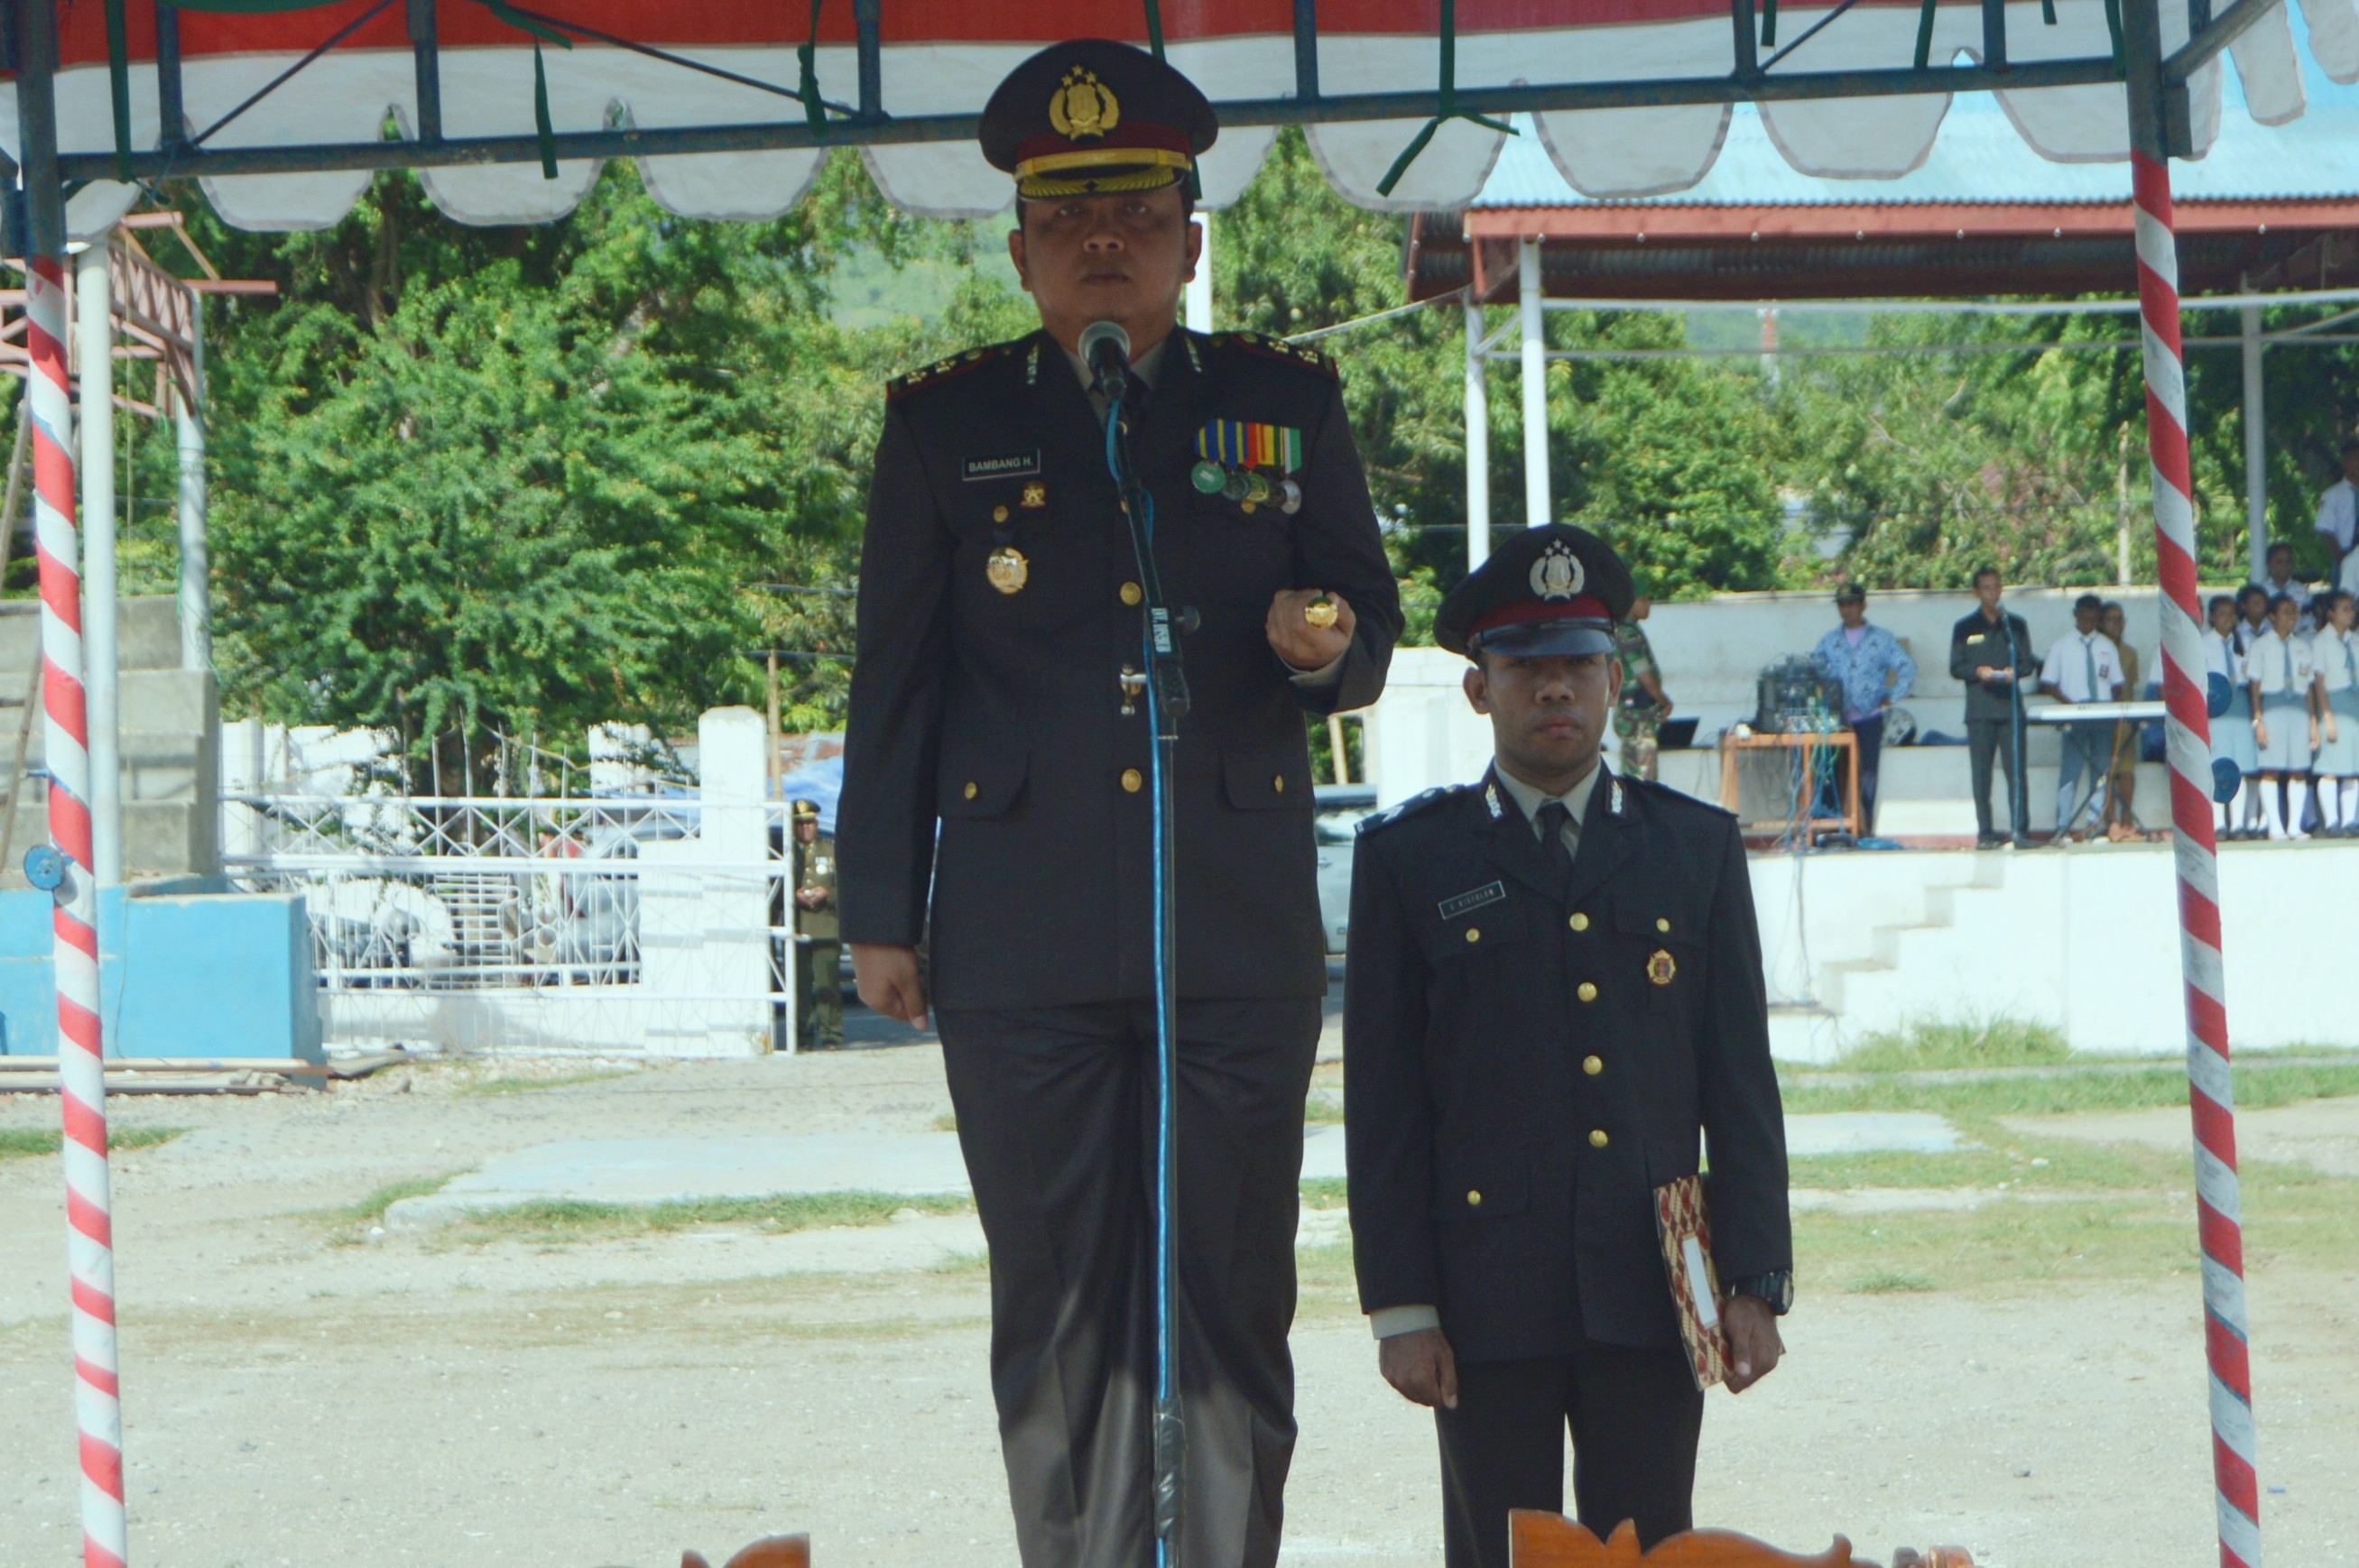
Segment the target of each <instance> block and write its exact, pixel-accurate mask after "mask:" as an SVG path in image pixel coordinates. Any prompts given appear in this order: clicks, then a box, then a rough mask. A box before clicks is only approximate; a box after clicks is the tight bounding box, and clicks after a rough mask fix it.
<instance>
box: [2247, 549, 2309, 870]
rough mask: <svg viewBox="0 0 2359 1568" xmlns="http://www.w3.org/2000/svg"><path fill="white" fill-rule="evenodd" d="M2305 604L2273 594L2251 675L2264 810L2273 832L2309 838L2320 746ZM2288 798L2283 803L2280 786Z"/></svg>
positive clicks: (2251, 663)
mask: <svg viewBox="0 0 2359 1568" xmlns="http://www.w3.org/2000/svg"><path fill="white" fill-rule="evenodd" d="M2300 625H2301V609H2300V607H2299V605H2297V604H2295V603H2294V601H2293V599H2292V596H2291V595H2289V594H2283V593H2281V594H2279V595H2277V597H2276V598H2275V599H2273V600H2269V629H2268V630H2267V632H2265V633H2262V634H2261V639H2260V641H2258V642H2257V643H2254V644H2253V652H2252V654H2251V656H2250V658H2249V660H2248V662H2247V667H2246V670H2245V676H2246V678H2247V680H2248V682H2249V684H2250V686H2251V687H2252V693H2253V709H2254V714H2253V744H2254V745H2255V746H2256V747H2258V748H2259V750H2260V753H2261V815H2262V816H2263V817H2264V818H2266V819H2267V823H2268V833H2269V837H2270V838H2309V837H2310V835H2309V834H2307V833H2305V832H2303V831H2302V827H2301V820H2302V817H2303V816H2305V815H2306V814H2307V813H2308V811H2309V809H2310V757H2311V755H2312V754H2313V753H2315V752H2317V750H2318V714H2317V711H2316V710H2315V709H2314V708H2312V707H2311V706H2310V703H2311V698H2312V696H2313V692H2312V687H2314V685H2315V684H2316V683H2315V682H2313V681H2312V680H2311V678H2310V676H2311V675H2312V673H2313V672H2312V668H2311V665H2310V639H2309V638H2307V637H2304V636H2303V635H2302V634H2301V633H2300V630H2299V628H2300ZM2279 784H2283V785H2284V786H2285V804H2284V806H2283V807H2282V808H2281V807H2280V806H2278V804H2277V786H2278V785H2279Z"/></svg>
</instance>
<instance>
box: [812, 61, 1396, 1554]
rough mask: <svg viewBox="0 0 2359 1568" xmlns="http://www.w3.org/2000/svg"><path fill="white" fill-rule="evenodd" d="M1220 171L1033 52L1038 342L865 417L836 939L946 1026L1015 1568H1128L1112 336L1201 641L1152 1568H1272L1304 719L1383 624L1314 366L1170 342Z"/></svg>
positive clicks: (1138, 1097)
mask: <svg viewBox="0 0 2359 1568" xmlns="http://www.w3.org/2000/svg"><path fill="white" fill-rule="evenodd" d="M1214 131H1215V125H1214V123H1213V119H1212V109H1211V106H1210V105H1209V104H1208V103H1206V102H1205V100H1204V97H1203V95H1202V94H1201V92H1198V91H1197V90H1196V89H1195V87H1194V86H1193V85H1191V84H1190V82H1189V81H1187V79H1186V78H1184V77H1182V76H1180V74H1179V73H1178V72H1177V71H1174V70H1169V69H1168V68H1166V67H1165V66H1163V65H1161V64H1159V63H1158V62H1157V61H1156V60H1155V59H1153V58H1152V57H1151V56H1149V55H1147V54H1146V53H1144V52H1143V51H1140V50H1137V49H1131V48H1129V47H1127V46H1125V45H1121V44H1114V43H1104V42H1080V43H1072V44H1063V45H1058V46H1055V47H1053V48H1051V49H1047V50H1044V51H1042V52H1041V53H1040V54H1038V55H1037V56H1035V57H1034V58H1033V59H1030V60H1028V61H1027V62H1026V63H1025V64H1023V65H1021V66H1019V67H1018V68H1017V69H1016V70H1015V72H1014V73H1013V74H1011V75H1010V76H1009V77H1008V78H1007V80H1006V82H1004V83H1003V84H1002V85H1001V87H1000V88H999V90H998V91H997V92H996V93H995V95H994V96H993V98H992V101H991V103H990V105H989V107H988V108H987V109H986V111H985V112H984V118H983V131H982V141H983V146H984V152H985V154H986V155H987V156H988V157H989V158H990V159H991V161H992V162H993V163H994V164H995V165H996V166H997V167H999V168H1006V169H1008V170H1009V171H1010V172H1011V173H1013V174H1014V176H1015V177H1016V193H1017V196H1018V198H1019V204H1018V211H1017V227H1016V232H1014V233H1013V234H1012V235H1011V236H1010V238H1009V246H1010V251H1011V253H1012V254H1013V255H1014V258H1015V261H1016V268H1017V271H1018V273H1019V275H1020V276H1022V278H1023V281H1024V284H1025V287H1027V289H1029V290H1030V291H1031V293H1032V295H1033V296H1034V298H1035V300H1036V302H1037V303H1038V307H1039V309H1040V315H1041V322H1042V328H1041V330H1039V331H1038V332H1035V333H1032V334H1031V335H1030V336H1028V337H1025V338H1020V339H1018V340H1016V341H1014V342H1008V343H1000V344H997V345H995V346H992V347H989V348H981V349H974V350H971V351H967V352H965V353H962V354H960V355H958V356H957V357H956V358H953V359H951V360H947V361H944V362H941V363H940V364H938V365H935V366H933V367H931V368H930V369H928V370H924V371H920V372H919V373H916V374H914V375H909V376H906V377H903V378H902V379H901V380H900V381H898V382H897V383H895V384H893V386H892V388H891V391H890V394H889V398H888V402H887V406H886V417H885V428H884V434H883V436H882V438H881V439H880V441H879V443H878V447H877V453H876V467H875V486H874V489H873V491H872V492H871V496H870V502H869V512H868V530H867V539H866V545H865V548H864V552H863V557H862V563H861V584H860V605H859V638H858V655H859V656H858V660H857V662H856V664H855V665H854V667H853V682H852V694H851V708H850V716H849V729H848V734H847V739H846V753H845V776H844V785H843V802H842V805H841V807H840V811H839V816H838V830H839V834H840V838H841V842H842V847H843V875H842V880H841V883H840V889H841V896H842V901H843V935H844V938H845V940H846V941H847V942H848V943H849V944H850V945H851V946H852V954H853V968H854V971H855V973H856V974H857V976H858V979H859V983H860V992H861V996H862V998H863V1000H865V1001H867V1002H868V1003H869V1004H870V1005H871V1006H873V1007H875V1008H876V1009H878V1011H883V1012H886V1013H888V1014H891V1015H893V1016H896V1017H899V1018H903V1019H906V1020H909V1021H911V1022H916V1021H918V1020H919V1019H921V1018H922V1017H923V1016H924V1014H925V1013H926V1011H927V1009H928V1006H929V1002H930V1004H931V1005H932V1006H933V1008H934V1010H935V1011H936V1014H937V1017H938V1022H939V1025H940V1032H941V1039H942V1049H943V1058H944V1064H945V1066H946V1068H947V1071H948V1074H949V1078H950V1087H951V1097H952V1100H953V1103H954V1104H955V1106H956V1108H957V1112H958V1125H959V1138H960V1141H961V1144H962V1148H963V1150H964V1152H965V1155H966V1161H967V1168H968V1171H969V1173H970V1174H971V1175H972V1177H973V1184H974V1191H975V1198H976V1204H977V1206H978V1208H979V1210H980V1212H981V1216H982V1219H983V1225H984V1234H985V1236H986V1238H988V1240H989V1243H990V1248H991V1267H992V1298H993V1301H992V1308H993V1327H992V1378H993V1390H994V1393H995V1397H996V1400H997V1402H998V1409H999V1420H1000V1433H1001V1440H1002V1446H1003V1450H1004V1454H1005V1457H1006V1465H1007V1472H1008V1486H1009V1492H1010V1495H1011V1499H1012V1501H1013V1504H1014V1509H1015V1515H1016V1536H1017V1542H1018V1545H1019V1547H1020V1549H1021V1552H1022V1555H1023V1560H1024V1562H1025V1563H1026V1564H1027V1568H1049V1565H1052V1564H1055V1565H1063V1564H1091V1565H1095V1564H1109V1565H1111V1564H1120V1565H1121V1568H1136V1564H1138V1563H1144V1562H1147V1561H1148V1556H1149V1553H1150V1552H1151V1544H1150V1541H1151V1533H1150V1532H1151V1524H1150V1518H1149V1492H1150V1485H1149V1483H1150V1479H1151V1454H1150V1447H1149V1425H1148V1415H1149V1410H1150V1404H1151V1400H1152V1396H1153V1392H1154V1381H1155V1379H1154V1371H1155V1336H1154V1320H1153V1303H1154V1294H1153V1289H1152V1272H1151V1264H1152V1261H1153V1257H1154V1252H1153V1247H1152V1238H1151V1233H1150V1227H1149V1218H1150V1214H1151V1208H1150V1203H1149V1194H1150V1185H1149V1182H1148V1180H1147V1175H1148V1173H1149V1172H1150V1170H1151V1168H1152V1164H1151V1162H1152V1158H1153V1147H1154V1146H1153V1140H1152V1138H1151V1136H1150V1132H1151V1129H1152V1127H1153V1121H1152V1119H1151V1109H1152V1104H1153V1097H1152V1089H1153V1085H1154V1079H1155V1054H1154V1043H1155V1038H1156V1031H1155V1019H1154V1009H1153V1006H1152V1004H1151V998H1152V996H1153V994H1154V969H1153V966H1154V963H1155V959H1156V954H1155V951H1154V945H1153V941H1152V932H1153V916H1154V898H1155V856H1154V850H1153V845H1152V839H1151V832H1152V827H1153V821H1154V806H1153V797H1152V792H1151V791H1149V790H1148V789H1147V773H1148V769H1149V767H1150V765H1151V760H1152V756H1151V753H1152V748H1153V741H1154V738H1153V736H1152V734H1151V732H1150V731H1149V730H1148V726H1147V705H1146V703H1145V701H1144V700H1143V691H1142V688H1141V687H1140V686H1139V685H1138V683H1137V678H1136V677H1137V675H1138V666H1139V665H1141V664H1142V662H1143V661H1142V658H1141V654H1140V643H1141V632H1142V620H1143V611H1142V610H1141V608H1140V600H1141V597H1142V595H1141V590H1140V585H1139V581H1138V572H1137V569H1136V558H1135V557H1134V554H1133V549H1132V545H1131V538H1130V534H1129V530H1128V528H1127V526H1126V524H1125V518H1124V516H1123V514H1122V512H1121V508H1120V502H1119V500H1118V497H1117V494H1116V492H1115V488H1114V481H1113V480H1112V479H1111V478H1110V477H1109V475H1108V472H1107V467H1106V458H1105V442H1104V437H1103V424H1102V406H1099V405H1097V404H1096V403H1095V402H1094V401H1093V394H1092V393H1091V392H1090V391H1089V390H1088V379H1087V376H1086V373H1085V372H1084V370H1083V368H1082V364H1081V362H1080V360H1079V359H1078V357H1077V350H1078V344H1079V340H1080V336H1081V333H1082V329H1083V328H1084V327H1086V326H1088V325H1089V324H1091V323H1092V322H1094V321H1098V320H1113V321H1116V322H1118V323H1119V324H1121V325H1122V326H1123V327H1124V329H1125V330H1126V331H1127V332H1128V334H1129V338H1130V345H1131V354H1132V362H1133V368H1134V375H1133V383H1134V387H1135V388H1136V390H1137V392H1138V394H1139V396H1138V401H1137V402H1136V406H1129V407H1127V408H1126V409H1125V414H1124V416H1125V418H1126V419H1127V420H1128V422H1129V424H1130V427H1131V429H1130V441H1131V448H1132V450H1133V452H1134V454H1135V457H1136V465H1137V468H1138V470H1139V473H1140V475H1141V478H1142V479H1143V481H1144V483H1145V485H1146V488H1147V492H1149V493H1150V494H1151V495H1152V497H1153V499H1154V503H1155V544H1154V547H1155V551H1156V558H1157V563H1158V569H1159V573H1160V577H1161V579H1162V582H1163V585H1164V589H1165V592H1166V596H1167V598H1168V599H1169V601H1170V602H1171V604H1172V605H1173V606H1175V607H1184V608H1185V609H1188V610H1192V611H1194V612H1195V618H1196V623H1195V626H1194V629H1193V630H1192V631H1190V632H1188V633H1186V634H1185V635H1184V636H1183V637H1182V639H1181V650H1182V653H1183V654H1184V656H1185V660H1186V666H1187V674H1188V680H1189V684H1190V688H1191V694H1192V697H1193V706H1192V707H1191V708H1190V709H1189V711H1188V713H1187V715H1186V717H1185V718H1184V719H1182V720H1181V722H1180V742H1179V752H1178V761H1177V763H1176V770H1175V773H1174V776H1173V779H1172V789H1173V792H1174V796H1175V801H1176V809H1177V816H1178V827H1177V849H1178V860H1179V885H1178V888H1177V897H1178V904H1179V917H1178V948H1179V996H1180V1006H1179V1012H1178V1019H1177V1028H1178V1034H1179V1053H1180V1095H1179V1112H1178V1120H1179V1144H1178V1159H1179V1186H1180V1212H1179V1215H1178V1239H1179V1251H1180V1271H1179V1280H1180V1295H1181V1301H1180V1325H1179V1333H1178V1340H1179V1357H1178V1367H1179V1377H1180V1394H1181V1397H1182V1400H1183V1401H1184V1403H1185V1407H1186V1412H1187V1422H1188V1426H1187V1445H1188V1446H1187V1463H1186V1494H1185V1495H1186V1511H1185V1514H1184V1517H1183V1519H1182V1523H1181V1527H1180V1540H1179V1543H1178V1545H1179V1552H1180V1555H1179V1558H1178V1559H1177V1560H1178V1561H1179V1562H1181V1563H1187V1564H1191V1565H1199V1568H1239V1565H1241V1564H1243V1565H1254V1564H1269V1563H1274V1562H1275V1561H1276V1559H1277V1545H1278V1530H1279V1522H1280V1511H1281V1495H1282V1488H1283V1486H1284V1481H1285V1476H1286V1470H1287V1465H1288V1460H1289V1457H1290V1455H1291V1453H1292V1449H1293V1444H1294V1433H1295V1426H1294V1417H1293V1371H1292V1366H1291V1363H1290V1362H1289V1360H1288V1355H1287V1348H1286V1336H1287V1330H1288V1325H1289V1323H1290V1321H1291V1319H1292V1316H1293V1310H1294V1298H1295V1279H1294V1234H1295V1225H1296V1207H1297V1202H1298V1195H1297V1183H1298V1181H1299V1175H1300V1168H1301V1156H1302V1109H1303V1100H1304V1097H1305V1095H1306V1093H1307V1091H1308V1087H1309V1081H1310V1066H1311V1061H1312V1056H1313V1053H1314V1051H1315V1049H1316V1044H1317V1039H1318V1033H1319V1025H1320V999H1321V996H1322V995H1323V994H1324V991H1325V988H1326V974H1325V959H1324V947H1325V944H1324V941H1323V940H1322V934H1321V925H1320V920H1319V904H1318V893H1317V887H1316V881H1315V870H1314V858H1315V849H1314V847H1313V842H1312V836H1311V811H1312V793H1311V773H1310V755H1309V751H1308V747H1307V744H1306V733H1305V731H1306V724H1305V714H1306V713H1308V714H1325V713H1329V712H1332V711H1335V710H1338V709H1342V708H1358V707H1362V706H1364V705H1365V704H1367V703H1369V702H1371V701H1373V700H1374V699H1375V697H1376V694H1377V692H1378V691H1379V690H1380V689H1381V687H1382V685H1383V679H1384V673H1385V668H1386V664H1387V662H1388V661H1389V659H1390V656H1391V650H1392V644H1393V642H1394V639H1395V638H1396V636H1397V634H1398V633H1399V631H1400V624H1401V622H1400V610H1399V603H1398V596H1397V589H1396V585H1395V582H1394V579H1393V576H1392V571H1391V568H1390V566H1389V565H1388V563H1387V562H1386V557H1385V551H1384V547H1383V545H1382V542H1381V540H1380V539H1379V537H1378V535H1377V532H1376V526H1375V512H1374V508H1373V506H1372V505H1371V503H1370V502H1369V499H1368V493H1367V487H1366V481H1365V479H1364V476H1363V474H1362V471H1361V467H1360V460H1359V457H1358V455H1357V453H1356V451H1355V450H1354V448H1353V439H1352V432H1351V428H1350V427H1349V425H1348V423H1347V422H1346V419H1345V416H1344V410H1343V395H1342V388H1341V385H1340V384H1339V382H1338V380H1337V378H1336V373H1335V370H1334V368H1333V366H1332V364H1330V363H1329V362H1327V361H1326V360H1325V359H1324V358H1323V357H1321V355H1319V354H1316V353H1313V352H1311V351H1308V350H1299V349H1295V348H1292V347H1289V346H1288V345H1286V344H1284V343H1281V342H1277V341H1271V340H1267V339H1264V338H1259V337H1256V336H1253V335H1249V334H1244V333H1224V334H1218V335H1213V336H1205V335H1203V334H1200V333H1196V332H1189V331H1182V330H1178V328H1177V326H1176V320H1177V316H1178V310H1179V298H1180V288H1181V285H1182V283H1183V281H1184V280H1185V278H1186V277H1187V276H1189V275H1190V272H1192V270H1193V267H1194V264H1195V258H1196V254H1197V245H1198V243H1199V241H1198V238H1197V232H1196V231H1195V229H1194V227H1193V226H1192V225H1191V224H1190V222H1189V221H1188V219H1189V198H1188V186H1187V183H1186V182H1187V180H1188V178H1189V175H1190V169H1191V167H1192V162H1193V159H1194V157H1195V156H1196V155H1197V154H1199V153H1201V151H1202V150H1203V149H1204V148H1205V147H1206V146H1209V145H1210V144H1211V142H1212V137H1213V135H1214ZM938 832H939V838H938V836H937V835H938ZM929 885H930V887H931V928H930V941H931V947H930V957H931V968H930V973H929V975H928V976H927V977H926V978H925V979H920V976H919V969H918V965H917V959H916V955H915V953H914V951H913V950H912V949H913V947H914V946H915V944H916V943H917V941H918V939H919V935H920V933H921V931H923V930H925V929H926V927H927V923H928V889H929ZM929 983H930V990H931V994H930V997H929V994H928V985H929Z"/></svg>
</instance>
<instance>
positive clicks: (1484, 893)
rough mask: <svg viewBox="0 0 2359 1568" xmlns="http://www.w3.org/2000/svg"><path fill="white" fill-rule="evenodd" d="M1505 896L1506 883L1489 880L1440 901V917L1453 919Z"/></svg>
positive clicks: (1498, 900)
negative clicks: (1482, 884)
mask: <svg viewBox="0 0 2359 1568" xmlns="http://www.w3.org/2000/svg"><path fill="white" fill-rule="evenodd" d="M1506 896H1507V884H1506V883H1505V882H1491V883H1488V884H1486V885H1484V886H1483V887H1479V888H1476V889H1475V890H1474V891H1473V892H1462V893H1460V894H1459V895H1458V896H1457V897H1455V898H1445V899H1443V900H1442V901H1441V918H1442V919H1444V920H1455V919H1457V918H1458V917H1459V916H1460V915H1462V914H1465V913H1466V912H1467V911H1468V910H1470V909H1480V908H1482V907H1483V906H1484V904H1486V903H1500V902H1501V901H1503V900H1504V899H1506Z"/></svg>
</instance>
